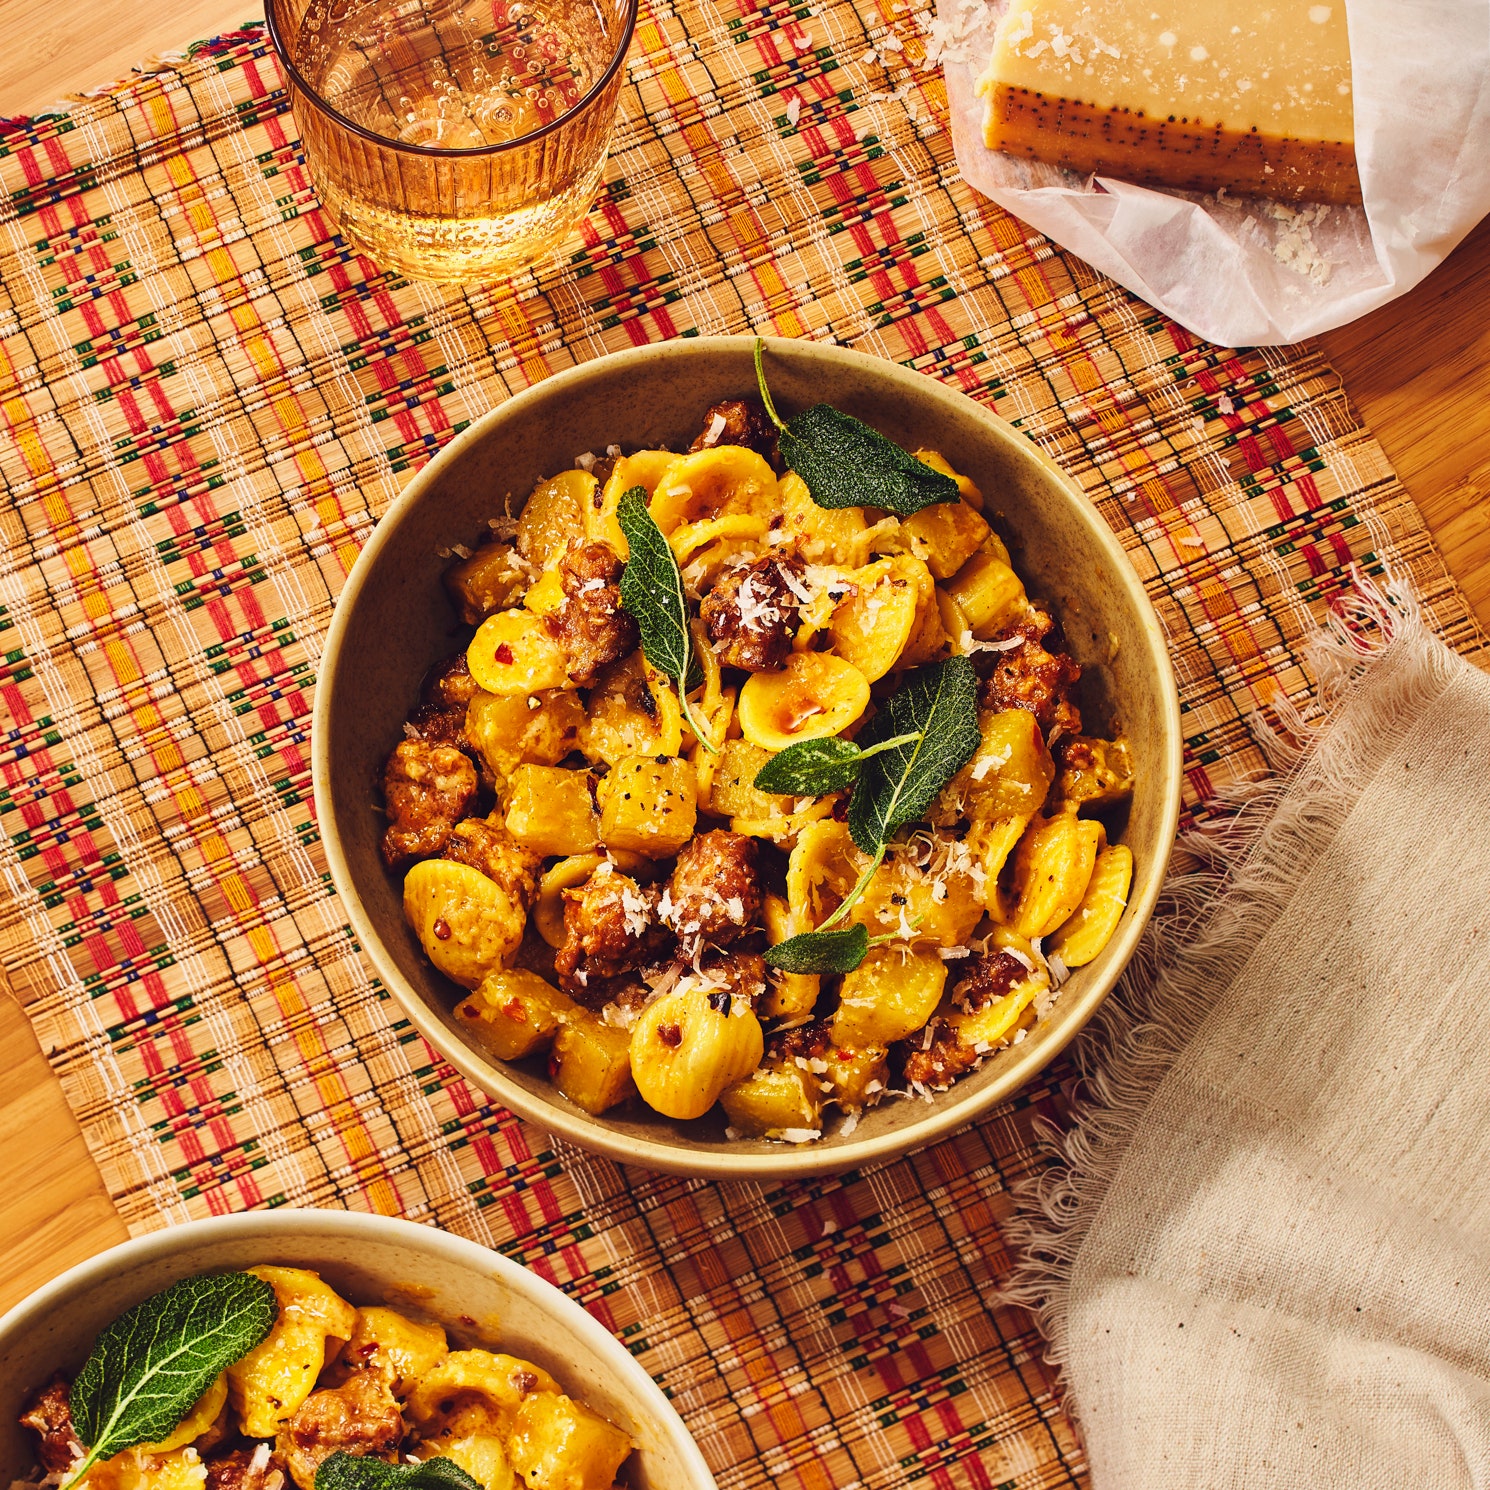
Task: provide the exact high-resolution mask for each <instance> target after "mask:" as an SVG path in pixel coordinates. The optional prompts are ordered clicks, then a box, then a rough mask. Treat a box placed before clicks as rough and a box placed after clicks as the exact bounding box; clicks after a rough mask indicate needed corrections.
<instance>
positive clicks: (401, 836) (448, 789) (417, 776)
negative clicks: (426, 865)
mask: <svg viewBox="0 0 1490 1490" xmlns="http://www.w3.org/2000/svg"><path fill="white" fill-rule="evenodd" d="M475 795H476V767H475V766H474V765H472V764H471V759H470V757H469V756H468V755H466V754H465V752H464V751H460V750H457V749H456V748H455V747H454V746H453V745H432V744H430V743H429V742H428V741H427V740H403V741H400V743H399V744H398V745H397V746H395V748H394V751H393V754H392V755H390V756H389V757H388V764H387V765H386V766H385V767H384V768H383V805H384V807H385V809H386V810H387V813H388V827H387V830H386V831H385V832H384V834H383V860H384V862H385V863H386V864H387V865H388V867H389V868H390V869H396V868H398V867H399V866H400V865H402V864H406V863H408V861H409V860H410V859H424V858H428V857H429V856H430V855H431V854H437V853H439V852H440V850H441V849H442V848H444V846H445V841H446V839H448V838H449V837H450V833H451V830H452V829H453V828H454V827H455V825H456V823H458V822H459V821H460V819H461V818H462V816H464V814H465V812H466V809H467V808H468V807H470V805H471V799H472V798H473V797H474V796H475Z"/></svg>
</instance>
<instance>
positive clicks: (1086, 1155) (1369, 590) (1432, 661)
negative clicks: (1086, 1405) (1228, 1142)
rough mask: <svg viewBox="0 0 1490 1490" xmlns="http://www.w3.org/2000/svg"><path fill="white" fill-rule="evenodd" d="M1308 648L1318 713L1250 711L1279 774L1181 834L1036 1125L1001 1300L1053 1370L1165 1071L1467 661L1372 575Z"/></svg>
mask: <svg viewBox="0 0 1490 1490" xmlns="http://www.w3.org/2000/svg"><path fill="white" fill-rule="evenodd" d="M1306 658H1307V661H1308V663H1309V666H1310V668H1311V670H1312V672H1313V673H1314V676H1315V678H1316V680H1317V687H1316V691H1315V695H1314V698H1313V701H1312V707H1311V708H1310V709H1309V710H1308V712H1307V714H1306V713H1305V711H1304V710H1303V709H1300V708H1298V707H1296V706H1295V705H1294V704H1293V703H1292V702H1291V701H1289V700H1286V699H1279V700H1274V701H1273V702H1272V703H1271V705H1270V707H1271V710H1272V713H1273V716H1274V718H1275V719H1276V720H1277V724H1276V725H1272V724H1270V723H1269V722H1268V721H1267V720H1265V719H1264V718H1263V717H1262V716H1260V715H1258V716H1254V718H1253V719H1252V720H1251V721H1250V723H1251V724H1252V726H1253V728H1254V730H1256V732H1257V735H1258V738H1259V740H1260V742H1262V743H1263V746H1264V751H1265V753H1266V755H1267V758H1268V761H1269V763H1270V765H1272V766H1273V767H1274V769H1275V770H1276V771H1278V773H1279V774H1277V775H1274V776H1271V777H1268V778H1265V779H1263V780H1261V781H1254V782H1246V783H1242V784H1240V785H1239V786H1237V787H1235V788H1233V789H1232V790H1231V791H1229V792H1228V793H1226V794H1225V803H1226V805H1228V806H1229V807H1231V808H1232V809H1234V810H1233V813H1232V815H1231V816H1230V817H1229V818H1228V819H1226V820H1224V821H1223V822H1221V823H1219V824H1217V825H1216V826H1214V827H1211V828H1208V829H1206V830H1202V831H1197V832H1194V833H1190V834H1185V835H1182V836H1181V838H1180V839H1179V842H1178V844H1177V846H1176V862H1175V867H1174V868H1173V869H1172V870H1171V873H1170V876H1169V879H1168V881H1167V882H1166V884H1165V888H1164V891H1163V894H1162V895H1161V897H1160V901H1159V905H1158V908H1157V909H1156V911H1155V914H1154V916H1153V919H1152V920H1151V921H1150V923H1149V926H1148V928H1147V930H1146V932H1145V934H1144V937H1143V940H1142V942H1141V943H1140V946H1139V950H1138V952H1137V953H1136V954H1135V956H1134V958H1133V961H1132V962H1131V963H1130V964H1129V966H1128V968H1127V969H1126V971H1125V972H1124V974H1123V977H1122V979H1121V980H1120V981H1119V983H1118V986H1117V988H1116V990H1115V991H1114V993H1113V995H1112V996H1111V997H1110V998H1109V999H1108V1000H1107V1002H1106V1003H1105V1004H1104V1006H1103V1008H1102V1010H1101V1011H1100V1013H1099V1014H1098V1016H1097V1018H1096V1019H1095V1020H1094V1021H1093V1024H1092V1026H1091V1027H1090V1029H1089V1031H1088V1033H1087V1034H1086V1035H1084V1036H1083V1037H1082V1039H1081V1040H1080V1041H1079V1042H1078V1044H1077V1046H1076V1047H1075V1055H1076V1059H1077V1064H1078V1068H1079V1070H1080V1074H1081V1082H1080V1088H1081V1098H1080V1101H1079V1103H1078V1104H1077V1105H1076V1107H1075V1109H1074V1110H1073V1113H1072V1123H1071V1126H1070V1128H1069V1129H1068V1130H1067V1131H1066V1132H1064V1133H1061V1132H1059V1131H1057V1130H1055V1129H1054V1128H1052V1127H1046V1128H1045V1129H1044V1130H1042V1132H1041V1134H1040V1137H1041V1140H1042V1142H1043V1143H1044V1144H1045V1146H1046V1148H1047V1151H1048V1152H1049V1153H1050V1154H1051V1156H1052V1157H1053V1158H1054V1159H1055V1161H1056V1162H1055V1163H1054V1164H1053V1165H1051V1166H1050V1167H1049V1168H1047V1169H1046V1170H1045V1171H1044V1172H1043V1173H1041V1174H1039V1175H1037V1176H1035V1177H1034V1178H1032V1179H1031V1180H1028V1181H1026V1182H1024V1183H1023V1184H1021V1185H1019V1186H1016V1187H1015V1197H1016V1200H1017V1202H1018V1206H1019V1209H1018V1211H1017V1213H1016V1215H1015V1216H1014V1218H1013V1219H1012V1220H1011V1221H1010V1222H1008V1223H1007V1224H1006V1226H1005V1228H1004V1233H1005V1237H1006V1238H1007V1240H1008V1241H1009V1243H1010V1244H1011V1246H1012V1247H1013V1248H1014V1249H1015V1251H1016V1253H1017V1255H1018V1258H1019V1260H1018V1262H1017V1264H1016V1267H1015V1269H1014V1272H1013V1274H1012V1275H1011V1277H1010V1279H1009V1281H1008V1283H1007V1284H1006V1285H1005V1287H1004V1288H1003V1289H1002V1290H1001V1296H1002V1298H1003V1300H1004V1301H1005V1302H1008V1303H1013V1304H1018V1305H1022V1306H1024V1307H1026V1308H1029V1309H1031V1310H1033V1311H1034V1312H1035V1313H1036V1315H1037V1316H1038V1318H1039V1320H1040V1324H1041V1328H1042V1329H1043V1331H1044V1333H1045V1336H1046V1339H1047V1341H1048V1342H1049V1349H1048V1353H1047V1358H1048V1359H1049V1360H1050V1361H1051V1362H1052V1363H1053V1364H1054V1365H1056V1366H1061V1365H1063V1364H1064V1363H1065V1361H1066V1359H1067V1345H1068V1337H1067V1305H1068V1299H1069V1288H1070V1279H1071V1272H1072V1268H1073V1266H1074V1264H1075V1262H1076V1259H1077V1257H1078V1255H1079V1254H1080V1251H1081V1248H1082V1244H1083V1242H1084V1241H1085V1239H1086V1236H1087V1233H1088V1232H1089V1230H1090V1229H1091V1226H1092V1224H1093V1222H1094V1220H1095V1218H1096V1216H1097V1214H1098V1212H1099V1210H1100V1208H1101V1205H1102V1202H1103V1200H1104V1198H1105V1196H1106V1194H1107V1191H1108V1189H1109V1187H1110V1185H1111V1183H1112V1179H1113V1176H1114V1174H1115V1173H1116V1172H1117V1168H1118V1165H1119V1163H1120V1162H1121V1159H1122V1156H1123V1154H1124V1153H1125V1152H1126V1150H1127V1148H1128V1145H1129V1143H1130V1141H1131V1139H1132V1137H1133V1134H1134V1131H1135V1129H1136V1128H1137V1125H1138V1123H1139V1121H1140V1120H1141V1118H1142V1117H1143V1114H1144V1113H1145V1112H1146V1111H1147V1109H1148V1107H1149V1105H1150V1103H1151V1102H1152V1100H1153V1098H1154V1094H1155V1092H1156V1091H1157V1090H1158V1088H1159V1085H1160V1083H1161V1082H1162V1081H1163V1080H1164V1077H1165V1076H1166V1075H1167V1074H1168V1073H1169V1071H1170V1069H1171V1067H1172V1066H1173V1064H1174V1062H1175V1059H1176V1057H1177V1056H1178V1055H1179V1054H1180V1052H1181V1051H1183V1050H1184V1049H1185V1047H1186V1046H1187V1045H1188V1044H1189V1043H1190V1041H1191V1040H1192V1039H1193V1038H1194V1036H1195V1035H1196V1033H1197V1032H1198V1030H1199V1029H1200V1026H1201V1024H1202V1023H1203V1021H1204V1020H1205V1019H1206V1017H1207V1016H1208V1015H1209V1013H1210V1011H1211V1010H1212V1008H1214V1007H1215V1004H1216V1001H1217V999H1218V998H1219V997H1220V996H1221V995H1222V994H1223V993H1224V992H1225V990H1226V989H1227V988H1228V987H1229V986H1230V985H1231V983H1232V982H1233V981H1234V979H1235V977H1236V976H1237V974H1238V973H1239V972H1240V971H1241V969H1242V967H1243V966H1244V965H1245V963H1246V961H1247V959H1248V958H1249V957H1250V956H1251V954H1252V951H1253V949H1254V947H1255V946H1256V945H1257V943H1258V942H1259V941H1260V940H1261V938H1262V936H1263V934H1264V933H1265V931H1266V929H1267V928H1268V926H1269V925H1270V924H1272V922H1273V921H1274V920H1275V919H1276V918H1277V916H1278V915H1279V913H1280V912H1281V910H1282V908H1283V907H1284V906H1285V905H1286V904H1287V903H1288V900H1289V899H1290V897H1291V896H1292V894H1293V893H1294V891H1295V890H1296V888H1297V887H1298V885H1299V884H1300V882H1301V880H1302V878H1303V877H1304V875H1305V874H1306V873H1307V872H1308V869H1309V866H1310V865H1311V864H1312V863H1313V862H1314V861H1315V859H1316V858H1317V857H1318V855H1319V854H1320V852H1321V851H1322V850H1323V849H1324V848H1325V847H1326V846H1327V845H1328V844H1329V843H1330V842H1331V840H1332V839H1333V838H1334V836H1335V834H1336V833H1337V832H1338V831H1339V828H1340V826H1341V825H1342V824H1343V822H1344V821H1345V818H1346V816H1347V815H1348V814H1349V812H1350V810H1351V809H1352V808H1353V807H1354V805H1355V803H1356V802H1357V801H1358V800H1359V797H1360V794H1361V792H1362V791H1363V790H1364V789H1365V787H1366V785H1367V784H1368V783H1369V782H1370V781H1371V779H1372V777H1373V776H1374V775H1375V774H1376V773H1377V771H1378V770H1379V769H1380V767H1381V765H1382V763H1383V762H1384V761H1385V760H1386V758H1387V757H1388V756H1389V755H1390V754H1391V752H1392V751H1393V750H1395V749H1396V747H1397V744H1398V742H1399V741H1400V739H1401V735H1402V732H1403V730H1405V729H1407V728H1409V727H1410V726H1411V725H1412V723H1413V721H1414V720H1415V719H1417V718H1419V717H1420V716H1421V715H1422V713H1423V712H1424V711H1425V710H1426V709H1428V708H1430V707H1431V706H1432V703H1433V701H1434V699H1435V698H1436V697H1437V696H1438V695H1439V694H1441V693H1442V692H1443V690H1444V689H1445V688H1447V687H1448V686H1449V684H1450V683H1451V682H1452V679H1453V672H1454V669H1455V668H1456V667H1457V666H1458V662H1457V659H1456V658H1455V657H1454V655H1453V654H1452V653H1451V652H1449V651H1448V649H1447V648H1445V647H1444V646H1443V644H1442V643H1441V642H1440V641H1439V640H1438V639H1437V638H1436V637H1435V636H1434V634H1433V633H1432V631H1431V630H1430V629H1429V627H1428V625H1427V623H1426V622H1425V621H1424V619H1423V616H1422V614H1421V612H1420V610H1419V608H1418V606H1417V604H1416V602H1415V601H1414V599H1413V597H1412V595H1411V593H1410V592H1409V591H1408V589H1407V587H1406V586H1405V585H1404V584H1402V583H1401V582H1395V581H1392V580H1390V579H1388V581H1387V582H1386V583H1385V584H1384V585H1378V584H1375V583H1373V582H1372V581H1371V580H1370V579H1367V578H1365V577H1364V576H1360V575H1357V576H1356V587H1355V589H1354V591H1353V592H1352V593H1350V594H1349V595H1347V596H1344V597H1341V598H1340V599H1339V600H1338V601H1337V602H1336V603H1335V604H1334V606H1333V608H1332V612H1331V615H1330V616H1329V618H1328V619H1327V621H1326V622H1325V623H1324V625H1323V626H1322V627H1321V628H1320V630H1319V631H1318V632H1317V633H1316V634H1315V635H1314V636H1313V637H1312V638H1310V640H1309V643H1308V645H1307V648H1306ZM1068 1407H1069V1408H1070V1409H1071V1410H1072V1412H1073V1416H1075V1415H1078V1414H1079V1409H1080V1404H1079V1403H1068Z"/></svg>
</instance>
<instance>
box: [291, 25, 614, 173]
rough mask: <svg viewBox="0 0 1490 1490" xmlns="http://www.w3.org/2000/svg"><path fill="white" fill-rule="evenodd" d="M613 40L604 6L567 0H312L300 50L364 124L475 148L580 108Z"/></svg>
mask: <svg viewBox="0 0 1490 1490" xmlns="http://www.w3.org/2000/svg"><path fill="white" fill-rule="evenodd" d="M608 52H609V43H608V41H607V38H606V36H605V34H604V32H603V30H602V28H601V27H600V25H599V24H598V21H597V17H596V15H595V13H594V12H593V11H592V10H587V9H581V8H580V7H578V6H573V5H569V4H566V3H565V0H558V3H557V4H554V3H543V4H535V3H529V0H514V3H509V4H504V3H503V0H495V3H494V4H493V3H487V4H485V5H472V6H469V7H468V6H466V5H464V4H461V3H455V0H426V3H420V0H310V4H309V7H308V8H307V10H306V13H305V16H304V19H303V20H302V21H301V23H300V32H299V46H298V47H297V55H296V58H295V61H296V65H297V67H299V69H300V72H301V74H302V75H303V76H304V77H305V79H306V81H307V82H308V83H309V84H310V85H311V86H312V87H313V88H314V89H315V90H316V92H318V93H319V94H320V95H321V97H322V98H324V99H325V100H326V102H327V103H329V104H330V105H331V106H332V108H334V109H336V111H337V112H338V113H340V114H342V115H343V116H344V117H346V118H348V119H350V120H351V121H352V122H353V123H354V124H358V125H360V126H361V127H362V128H364V129H367V130H370V131H372V132H373V133H374V134H377V135H381V136H382V137H383V138H385V139H390V140H398V141H399V142H401V143H402V144H406V145H416V146H422V147H424V148H427V149H428V148H436V149H444V150H472V149H479V148H480V147H482V146H484V145H501V144H506V143H507V142H508V141H511V140H516V139H520V138H521V137H522V136H524V135H527V134H531V133H532V132H533V130H535V129H538V128H540V127H541V126H542V125H544V124H548V123H550V122H551V121H552V120H554V119H557V118H559V117H560V116H561V115H563V114H564V113H565V112H566V111H567V110H569V109H571V108H573V106H574V105H575V104H577V103H578V102H579V101H580V99H581V98H582V97H583V96H584V95H585V93H586V92H587V91H588V90H589V88H590V87H591V85H592V84H593V83H594V81H595V79H596V77H597V76H598V71H599V68H600V67H602V66H603V65H604V61H605V59H606V57H607V56H608Z"/></svg>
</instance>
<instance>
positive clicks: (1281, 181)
mask: <svg viewBox="0 0 1490 1490" xmlns="http://www.w3.org/2000/svg"><path fill="white" fill-rule="evenodd" d="M978 91H979V93H980V94H981V95H982V96H983V98H984V100H985V115H984V141H985V143H986V144H987V145H988V146H989V148H990V149H993V150H1002V151H1005V152H1007V153H1009V154H1014V155H1024V156H1028V157H1031V158H1034V159H1036V160H1043V161H1047V162H1049V163H1050V164H1052V165H1059V166H1065V167H1067V168H1068V169H1072V170H1078V171H1083V172H1088V173H1096V174H1098V175H1105V176H1113V177H1118V178H1121V179H1124V180H1130V181H1138V182H1143V183H1152V184H1155V185H1162V186H1175V187H1182V188H1187V189H1191V190H1197V191H1214V190H1216V189H1217V188H1219V187H1224V188H1226V189H1227V190H1228V191H1232V192H1236V193H1246V194H1255V195H1259V196H1267V197H1275V198H1281V199H1284V200H1295V199H1302V200H1311V201H1321V202H1359V201H1360V199H1361V197H1360V181H1359V178H1358V176H1357V173H1356V166H1355V149H1354V143H1353V139H1354V131H1353V106H1352V99H1351V72H1350V45H1349V38H1348V35H1347V32H1346V25H1345V7H1344V4H1343V0H1334V3H1331V4H1319V3H1310V0H1273V3H1271V4H1268V3H1264V4H1261V5H1253V6H1248V5H1244V4H1242V3H1239V0H1147V3H1145V0H1137V3H1133V0H1011V4H1010V7H1009V9H1008V11H1007V12H1006V13H1005V14H1004V16H1003V18H1002V19H1001V20H1000V22H999V26H998V29H997V32H996V34H995V39H994V47H993V54H992V56H991V58H990V60H989V64H988V69H987V71H986V72H985V73H984V74H983V76H982V77H981V78H980V79H979V81H978Z"/></svg>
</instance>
